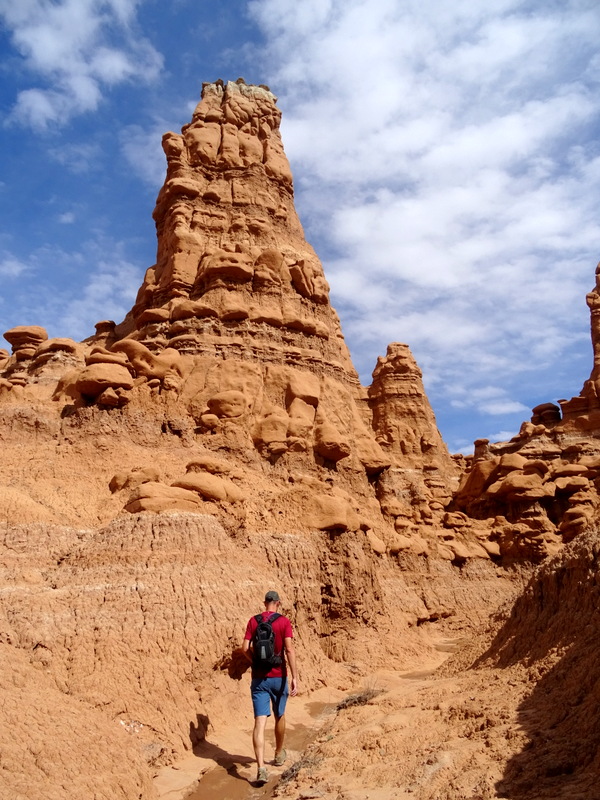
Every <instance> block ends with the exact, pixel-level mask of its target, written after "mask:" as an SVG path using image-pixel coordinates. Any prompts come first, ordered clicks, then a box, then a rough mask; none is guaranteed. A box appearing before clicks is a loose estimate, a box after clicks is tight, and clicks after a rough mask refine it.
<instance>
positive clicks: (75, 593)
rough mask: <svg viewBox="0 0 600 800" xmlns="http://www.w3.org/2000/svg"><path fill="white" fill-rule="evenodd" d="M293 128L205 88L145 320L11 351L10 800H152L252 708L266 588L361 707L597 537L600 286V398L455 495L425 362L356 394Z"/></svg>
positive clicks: (395, 362) (253, 104)
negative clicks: (247, 676) (440, 630)
mask: <svg viewBox="0 0 600 800" xmlns="http://www.w3.org/2000/svg"><path fill="white" fill-rule="evenodd" d="M279 119H280V112H279V110H278V109H277V107H276V105H275V97H274V96H273V94H272V93H271V92H270V91H269V89H268V88H266V87H264V86H259V87H257V86H247V85H246V84H245V83H244V82H243V81H242V80H241V79H240V80H238V81H237V82H235V83H223V82H222V81H217V82H216V83H213V84H205V85H204V87H203V92H202V100H201V102H200V103H199V105H198V107H197V108H196V110H195V111H194V114H193V117H192V121H191V122H190V124H189V125H186V126H184V128H183V129H182V131H181V134H177V133H167V134H165V137H164V138H163V147H164V151H165V154H166V158H167V175H166V180H165V184H164V186H163V188H162V189H161V191H160V193H159V196H158V199H157V204H156V208H155V211H154V218H155V220H156V228H157V236H158V247H157V259H156V264H155V265H153V266H151V267H150V268H149V269H148V270H147V271H146V274H145V276H144V279H143V283H142V286H141V288H140V291H139V293H138V296H137V298H136V302H135V304H134V306H133V308H132V309H131V311H130V312H129V313H128V314H127V316H126V318H125V320H123V321H122V322H120V323H119V324H116V323H115V322H114V321H112V320H103V321H101V322H98V323H97V324H96V332H95V334H94V335H92V336H90V337H89V338H88V339H86V340H85V341H84V342H81V343H78V342H74V341H71V340H69V339H64V338H48V335H47V332H46V331H45V330H44V329H43V328H40V327H38V326H35V325H23V326H19V327H16V328H13V329H12V330H10V331H7V332H6V334H5V338H6V340H7V342H8V343H9V344H10V346H11V353H9V352H8V351H7V350H2V351H0V442H1V444H2V456H3V457H2V459H1V460H0V531H1V533H2V538H1V540H0V576H1V581H0V587H1V588H2V589H3V590H5V591H3V592H2V593H0V647H2V649H3V668H2V671H1V673H0V682H1V683H2V686H3V690H6V696H7V697H8V698H9V700H8V703H7V704H6V705H5V706H4V711H3V713H4V714H5V716H4V718H3V722H5V723H6V725H9V726H10V740H11V741H10V747H9V748H8V749H7V750H6V751H5V750H4V749H3V750H2V753H3V758H2V760H1V763H0V787H2V791H4V789H6V791H5V793H6V794H7V796H11V797H12V796H15V797H26V798H33V797H37V796H39V794H36V792H37V786H35V787H34V790H32V792H30V791H29V790H28V789H27V787H26V782H27V775H34V776H35V780H37V781H38V782H42V783H43V795H44V797H45V798H47V799H48V800H54V798H61V800H62V798H63V797H64V786H65V785H68V786H69V787H70V795H69V796H70V797H72V798H73V800H79V798H80V797H81V798H84V797H86V798H87V797H89V796H91V793H92V791H93V792H95V796H97V797H98V798H100V797H106V798H109V797H110V798H111V799H112V797H116V796H121V797H123V798H132V799H133V798H140V797H141V798H144V799H146V798H148V799H149V798H152V797H155V795H156V791H155V787H153V785H152V784H151V781H150V776H151V774H153V772H152V771H153V770H155V769H157V768H158V767H160V766H161V765H164V764H166V763H169V762H171V761H173V760H176V759H177V758H179V757H181V756H182V755H183V754H184V753H185V752H186V751H189V750H190V749H191V748H192V747H193V746H194V745H195V744H196V743H197V742H198V741H200V740H202V738H203V737H204V735H205V732H206V728H207V726H208V725H209V724H212V725H216V724H219V721H220V722H221V723H222V722H223V720H225V719H227V718H229V717H231V715H232V714H233V715H235V714H238V713H239V714H241V713H242V708H245V707H246V700H247V698H246V697H245V696H243V697H242V695H241V694H240V693H239V692H236V691H234V689H233V688H232V687H231V682H230V681H229V679H228V678H227V676H226V672H225V671H224V670H223V665H224V664H225V663H226V661H227V658H228V654H229V653H230V652H231V649H232V647H234V646H235V645H236V644H239V637H240V631H241V628H242V626H243V624H244V622H245V620H246V617H247V614H248V611H249V609H252V610H254V605H255V604H256V601H257V598H258V597H260V595H261V593H263V592H264V587H265V585H268V586H272V585H277V586H281V587H286V590H287V597H286V600H287V608H286V612H287V613H288V614H289V615H290V616H291V618H292V620H293V622H294V623H295V624H296V625H297V626H298V627H299V628H300V629H301V630H302V631H304V632H305V635H304V637H303V638H302V639H301V640H300V642H299V648H300V657H301V663H302V664H303V681H304V685H305V688H306V689H307V690H310V689H312V688H314V687H315V686H317V685H319V684H320V683H321V682H322V679H323V678H322V676H323V674H324V673H325V672H326V673H327V677H328V680H329V681H330V683H331V685H332V686H336V687H338V688H340V689H347V688H349V687H350V686H351V685H352V683H353V681H356V680H359V679H362V677H363V676H365V675H368V674H370V671H372V669H373V668H375V667H376V666H382V665H383V666H388V667H389V663H390V659H395V660H396V661H395V663H396V664H398V663H405V662H406V663H409V662H411V659H412V658H413V656H414V654H415V653H416V652H417V651H418V652H424V651H428V648H429V649H431V645H430V643H429V641H428V639H427V636H426V634H425V633H424V630H425V629H426V627H427V626H428V625H439V626H446V627H445V628H444V630H453V629H455V630H459V629H460V630H462V629H465V628H466V629H469V630H470V629H471V628H470V626H471V627H472V626H473V625H475V624H476V623H479V622H483V621H484V620H485V619H486V618H487V615H488V613H489V611H490V609H491V608H495V607H496V606H498V605H499V604H500V603H501V602H502V601H504V600H505V599H506V598H507V597H509V596H510V595H511V593H513V592H514V588H513V585H512V582H511V578H512V577H514V575H513V574H512V573H511V574H510V575H509V573H508V572H500V571H499V568H500V567H502V565H506V564H514V563H515V562H522V563H523V565H524V566H523V567H519V569H523V570H524V571H525V572H526V571H527V569H528V568H529V564H530V562H531V561H532V560H537V559H541V558H543V557H544V556H546V555H547V554H548V553H552V552H555V551H558V550H560V549H562V548H563V546H564V543H565V542H566V541H569V540H570V539H572V538H573V537H574V536H576V535H578V534H579V533H580V532H581V531H584V530H585V529H586V528H587V527H589V525H590V524H592V522H593V521H594V520H595V519H596V518H597V509H598V507H599V506H600V498H599V495H598V492H597V482H598V481H600V447H597V446H596V441H599V440H597V439H596V438H595V437H596V435H597V427H598V424H597V423H598V420H600V416H598V412H599V411H600V401H599V400H598V393H597V391H596V383H597V382H598V380H600V377H599V375H598V374H597V372H598V366H597V365H598V364H600V354H599V353H597V352H596V351H597V350H598V348H600V333H599V332H598V320H597V319H596V316H597V309H598V308H599V307H600V305H599V301H598V297H599V296H600V288H599V287H598V286H597V288H596V289H595V290H594V291H593V292H592V293H591V294H590V295H588V303H589V305H590V308H591V310H592V338H593V341H594V348H595V362H594V364H595V365H594V370H593V372H592V376H591V377H590V380H589V381H588V382H586V385H585V386H584V389H583V391H582V394H581V396H580V397H579V398H574V399H573V400H571V401H568V402H567V401H560V406H561V408H562V415H561V409H560V408H559V407H558V406H554V405H553V404H544V405H543V406H539V407H538V408H536V409H534V415H533V417H532V420H531V422H530V423H526V424H524V426H523V428H522V430H521V432H520V434H519V436H518V437H516V438H515V440H513V441H512V442H508V443H502V444H499V445H490V443H489V442H486V441H485V440H481V441H479V442H478V443H476V449H475V455H474V457H473V458H472V459H471V460H470V462H469V463H468V470H467V472H466V474H465V475H464V476H462V480H461V483H460V486H459V485H458V481H459V464H460V460H458V459H453V458H451V457H450V455H449V454H448V452H447V450H446V447H445V445H444V443H443V442H442V440H441V437H440V435H439V432H438V430H437V427H436V423H435V418H434V415H433V412H432V410H431V407H430V405H429V402H428V400H427V398H426V395H425V392H424V389H423V384H422V380H421V373H420V370H419V368H418V366H417V365H416V363H415V361H414V359H413V357H412V355H411V353H410V351H409V349H408V346H407V345H405V344H400V343H394V344H391V345H390V346H389V347H388V351H387V353H386V355H385V356H381V357H380V358H379V359H378V361H377V365H376V367H375V370H374V372H373V382H372V384H371V386H369V387H362V386H361V385H360V383H359V381H358V377H357V375H356V372H355V370H354V367H353V366H352V363H351V360H350V356H349V353H348V350H347V347H346V345H345V342H344V339H343V335H342V332H341V327H340V321H339V318H338V316H337V314H336V312H335V310H334V309H333V308H332V306H331V305H330V302H329V287H328V285H327V281H326V279H325V276H324V273H323V268H322V266H321V264H320V262H319V260H318V258H317V256H316V254H315V252H314V251H313V250H312V248H311V247H310V245H308V244H307V242H306V241H305V239H304V233H303V230H302V226H301V224H300V221H299V219H298V217H297V215H296V211H295V209H294V203H293V187H292V176H291V172H290V168H289V164H288V162H287V159H286V157H285V154H284V151H283V147H282V144H281V139H280V135H279ZM516 571H517V572H518V570H516ZM453 626H454V628H453ZM382 642H385V648H382V645H381V643H382ZM19 704H23V707H25V708H26V709H27V713H28V715H29V716H28V717H27V718H26V719H25V718H20V717H19V715H18V713H17V708H18V706H19ZM51 709H57V711H56V713H55V717H56V718H57V719H59V720H60V722H58V723H57V728H56V735H55V738H54V740H53V741H52V742H51V743H50V744H49V743H48V736H47V724H46V723H47V716H48V715H49V714H50V713H51ZM5 729H7V728H6V726H5ZM98 736H100V739H99V738H98ZM58 748H59V749H60V753H61V754H60V758H59V757H58V756H56V752H57V749H58ZM78 748H79V749H78ZM82 748H83V750H84V751H85V752H87V751H88V749H92V748H93V749H94V755H93V758H88V761H87V762H86V763H89V769H87V768H86V769H82V768H81V764H82V759H84V756H83V754H82ZM5 752H7V753H8V754H9V756H10V757H7V758H4V753H5ZM18 752H22V753H23V757H22V759H21V761H19V756H18V755H17V753H18ZM50 763H52V764H55V766H53V767H50V766H49V764H50ZM115 764H118V769H112V768H111V765H115ZM23 765H25V766H23ZM99 775H101V776H103V777H102V781H103V786H102V787H101V788H99V787H98V786H97V781H98V776H99ZM102 792H103V793H102ZM0 793H1V792H0Z"/></svg>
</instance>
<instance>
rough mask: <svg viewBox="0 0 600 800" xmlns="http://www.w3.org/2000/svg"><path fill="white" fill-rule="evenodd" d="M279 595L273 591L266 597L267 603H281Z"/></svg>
mask: <svg viewBox="0 0 600 800" xmlns="http://www.w3.org/2000/svg"><path fill="white" fill-rule="evenodd" d="M279 602H280V600H279V595H278V594H277V592H275V591H274V590H273V589H271V591H270V592H267V593H266V595H265V603H279Z"/></svg>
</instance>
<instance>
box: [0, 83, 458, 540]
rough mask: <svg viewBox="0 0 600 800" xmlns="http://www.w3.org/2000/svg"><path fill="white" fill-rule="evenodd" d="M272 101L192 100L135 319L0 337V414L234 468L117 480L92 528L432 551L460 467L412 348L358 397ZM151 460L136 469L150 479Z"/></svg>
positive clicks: (218, 92)
mask: <svg viewBox="0 0 600 800" xmlns="http://www.w3.org/2000/svg"><path fill="white" fill-rule="evenodd" d="M275 100H276V98H275V97H274V95H273V94H272V93H271V92H270V90H269V89H268V88H267V87H265V86H248V85H246V83H244V81H243V80H242V79H239V80H238V81H236V82H235V83H234V82H228V83H223V82H222V81H217V82H216V83H212V84H205V85H204V86H203V91H202V100H201V101H200V103H199V104H198V106H197V108H196V109H195V111H194V113H193V116H192V121H191V122H190V123H189V124H188V125H185V126H184V127H183V129H182V131H181V133H180V134H178V133H167V134H165V136H164V137H163V148H164V151H165V154H166V158H167V175H166V180H165V183H164V186H163V187H162V189H161V190H160V192H159V195H158V200H157V203H156V208H155V210H154V218H155V221H156V230H157V237H158V248H157V261H156V264H155V265H153V266H152V267H150V268H149V269H148V270H147V271H146V274H145V276H144V280H143V283H142V286H141V288H140V290H139V293H138V296H137V299H136V302H135V304H134V306H133V308H132V310H131V311H130V312H129V313H128V314H127V317H126V318H125V320H124V321H123V322H120V323H119V324H115V323H113V322H110V321H103V322H100V323H98V325H97V326H96V329H97V332H96V335H95V336H91V337H90V338H89V339H88V340H86V342H84V343H83V344H81V345H80V344H75V343H71V344H69V343H68V340H58V339H57V340H51V341H52V342H54V345H53V346H52V347H50V346H49V344H50V343H49V342H47V341H46V340H47V334H46V332H45V331H44V330H43V329H42V328H38V327H36V326H30V327H25V326H23V327H20V328H15V329H13V330H12V331H8V332H7V334H6V338H7V340H8V341H9V343H10V344H11V345H12V348H13V355H12V356H11V358H9V359H7V361H6V363H5V365H4V367H3V371H2V379H3V383H2V395H0V402H2V403H3V404H4V405H5V406H6V407H7V413H10V411H9V409H10V408H11V407H12V409H13V411H14V410H15V406H17V405H18V406H20V405H21V404H22V403H23V402H26V403H27V402H28V401H35V402H36V403H39V402H43V401H47V400H48V399H50V398H52V400H53V410H54V415H53V416H54V417H55V418H62V419H68V420H69V423H67V424H70V425H76V426H77V428H78V429H80V428H81V425H82V424H83V421H84V420H85V421H86V422H85V425H84V428H85V429H86V430H88V431H91V430H92V428H93V427H94V426H101V427H102V426H104V425H106V424H109V425H110V426H111V427H114V428H119V427H121V426H123V427H124V428H125V429H127V431H130V429H131V423H132V422H133V420H134V419H135V420H138V421H139V420H140V419H142V418H143V420H144V426H145V427H149V426H150V424H151V423H150V420H153V421H154V423H155V425H160V427H159V431H160V432H161V433H163V432H165V431H166V432H168V433H170V434H171V438H172V436H173V434H175V435H176V436H178V437H179V438H180V439H181V440H182V442H185V444H186V445H187V446H188V447H194V448H200V449H201V450H203V451H205V452H209V453H222V454H223V455H225V456H227V457H228V458H229V459H233V462H234V463H235V462H236V461H239V460H240V459H242V460H243V463H244V469H243V470H240V469H238V470H237V472H236V474H235V477H232V476H230V475H224V474H214V473H212V474H211V473H210V472H209V471H208V470H204V471H202V470H201V469H200V468H196V469H195V470H194V475H193V480H192V479H190V478H187V477H185V476H186V469H187V467H186V463H185V461H186V460H185V459H181V462H182V463H181V464H180V466H179V468H177V466H176V465H175V464H174V463H173V462H171V461H170V462H169V464H168V467H167V468H166V469H164V470H163V472H167V473H168V474H167V475H162V474H161V473H160V470H159V473H158V477H155V478H154V479H152V480H150V479H146V480H144V481H143V482H140V485H137V486H133V487H132V486H131V485H130V482H127V481H126V482H125V484H124V486H123V487H122V488H118V489H116V490H115V491H114V494H116V495H117V497H118V500H119V501H120V502H119V503H117V502H116V498H111V500H110V502H108V503H106V502H104V503H103V502H100V503H99V506H98V508H97V511H96V518H94V516H90V517H89V518H88V522H89V523H90V524H94V523H96V524H97V523H104V522H107V521H108V520H110V519H111V518H113V517H114V516H115V515H116V513H118V512H119V511H120V510H121V509H125V510H127V511H131V512H135V513H137V512H140V511H153V512H155V513H157V512H158V513H159V512H160V511H163V510H164V511H167V510H169V511H172V510H174V509H177V508H179V509H180V510H188V511H189V510H191V509H196V508H199V507H204V506H205V504H206V502H209V503H210V502H217V503H219V504H220V505H219V513H220V515H221V518H222V519H225V521H226V522H227V520H226V518H227V517H228V515H229V516H230V517H231V516H233V520H231V519H230V520H229V522H228V524H233V525H235V526H237V527H240V526H242V527H243V526H247V527H248V528H249V529H253V530H254V529H271V528H273V527H275V528H285V527H286V526H287V525H288V524H289V515H290V513H291V514H292V515H293V518H294V520H295V524H296V525H299V526H301V527H302V526H306V527H308V528H313V527H317V528H320V529H322V530H347V529H352V530H361V529H362V530H363V531H373V533H374V535H376V538H377V540H378V541H383V542H384V546H385V547H387V546H388V545H389V544H390V542H389V541H388V540H389V539H390V535H392V541H397V540H395V539H394V537H395V534H396V533H397V531H398V530H401V531H402V532H403V533H406V532H407V531H408V530H409V529H410V528H412V527H414V526H416V525H420V524H422V523H425V524H426V525H429V526H430V528H431V530H430V533H431V534H432V546H433V547H434V548H435V546H436V544H435V543H436V540H437V529H439V527H440V525H441V520H442V517H443V510H444V506H445V505H446V504H447V502H448V500H449V498H450V495H451V490H452V487H453V485H454V481H455V476H456V467H455V464H454V462H453V460H452V459H451V458H450V456H449V455H448V452H447V449H446V447H445V445H444V443H443V442H442V440H441V437H440V435H439V432H438V430H437V427H436V424H435V419H434V416H433V412H432V410H431V407H430V405H429V402H428V400H427V398H426V396H425V392H424V389H423V385H422V382H421V375H420V371H419V369H418V367H417V365H416V364H415V362H414V359H413V358H412V355H411V354H410V351H409V350H408V347H407V346H406V345H400V344H394V345H390V347H389V349H388V353H387V355H386V356H385V357H383V358H380V359H379V361H378V363H377V366H376V368H375V372H374V373H373V385H372V386H371V387H370V388H369V389H365V388H363V387H361V386H360V383H359V380H358V377H357V374H356V371H355V369H354V367H353V365H352V362H351V359H350V355H349V352H348V348H347V347H346V344H345V342H344V338H343V335H342V331H341V327H340V321H339V318H338V316H337V314H336V312H335V311H334V309H333V308H332V306H331V304H330V301H329V286H328V284H327V280H326V278H325V275H324V273H323V268H322V265H321V263H320V261H319V259H318V257H317V255H316V254H315V252H314V250H313V249H312V248H311V247H310V245H309V244H308V243H307V242H306V240H305V238H304V233H303V230H302V226H301V224H300V221H299V219H298V216H297V214H296V211H295V208H294V201H293V186H292V175H291V171H290V167H289V164H288V161H287V158H286V156H285V153H284V150H283V146H282V142H281V137H280V134H279V121H280V116H281V115H280V112H279V110H278V108H277V106H276V104H275ZM61 367H62V369H61ZM117 412H118V414H117ZM90 425H91V426H92V428H90ZM127 435H129V433H128V434H127ZM163 438H164V439H168V438H169V437H168V436H165V437H163ZM159 439H160V436H159ZM146 458H148V464H147V465H146V464H138V463H137V461H133V462H132V463H131V469H132V470H133V471H134V472H135V471H136V470H138V468H140V467H141V468H143V467H145V466H151V465H152V466H156V465H155V463H154V462H155V459H154V457H153V456H146ZM197 463H198V462H197ZM116 466H122V465H121V464H119V465H117V464H116V465H115V468H116ZM228 469H229V468H228ZM230 471H231V470H230ZM110 477H112V476H110ZM81 479H82V487H81V488H82V500H83V502H84V503H85V505H86V507H87V509H88V511H89V510H90V509H89V501H88V496H87V492H86V491H85V488H84V485H83V484H85V476H84V475H82V476H81ZM109 485H113V484H110V480H109V481H108V482H107V484H106V489H105V492H107V493H108V486H109ZM27 488H28V487H27V486H23V487H22V489H23V490H24V491H25V492H27ZM309 495H311V496H312V497H313V499H314V503H313V508H312V510H311V509H309V510H308V511H309V513H306V514H305V513H304V508H305V503H306V502H307V498H308V496H309ZM259 498H260V500H259ZM105 500H108V498H105ZM50 502H51V501H50ZM255 503H257V504H258V506H260V511H259V509H258V507H255V506H254V504H255ZM231 504H237V506H236V507H235V508H232V507H230V506H231ZM382 508H383V511H382ZM316 509H320V510H319V511H318V512H317V511H316ZM325 509H327V511H325ZM206 510H208V511H211V512H213V511H214V509H213V508H211V507H209V508H208V509H206ZM72 512H73V513H72V515H70V517H69V519H72V520H75V519H76V518H78V517H80V515H81V513H82V509H80V508H77V507H76V505H74V507H73V508H72ZM398 520H400V521H398ZM421 540H422V539H421ZM446 552H447V548H446Z"/></svg>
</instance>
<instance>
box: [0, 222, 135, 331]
mask: <svg viewBox="0 0 600 800" xmlns="http://www.w3.org/2000/svg"><path fill="white" fill-rule="evenodd" d="M124 249H125V243H123V242H120V241H114V240H108V239H105V238H97V239H91V240H88V241H86V242H85V243H83V246H82V248H81V249H78V250H72V251H69V252H66V251H64V250H62V249H61V248H60V247H57V246H54V245H44V246H42V247H39V248H36V249H34V250H31V251H30V252H29V253H27V254H26V255H25V256H22V257H20V258H17V257H16V256H14V255H12V254H10V253H4V257H3V258H0V276H2V277H4V278H18V277H21V276H23V275H25V274H26V275H27V276H28V280H27V282H26V283H23V285H22V287H20V289H19V290H17V291H16V292H14V293H13V297H12V300H11V304H10V307H7V306H6V305H5V306H4V308H3V313H2V318H3V319H2V322H3V324H4V325H5V327H4V328H3V330H8V329H9V328H12V327H14V326H15V325H32V324H35V325H41V326H42V327H44V328H46V329H47V331H48V334H49V335H50V336H67V337H70V338H72V339H75V340H81V339H84V338H86V337H87V336H90V335H91V334H92V333H93V332H94V324H95V322H97V321H100V320H103V319H114V320H115V322H120V321H121V320H122V319H123V318H124V317H125V315H126V313H127V312H128V311H129V309H130V308H131V306H132V305H133V303H134V301H135V297H136V294H137V291H138V288H139V286H140V284H141V281H142V278H143V274H144V266H143V265H141V264H136V263H134V262H133V261H131V260H129V259H128V258H127V257H126V256H125V255H124ZM106 253H111V259H110V260H107V258H106ZM56 264H60V265H61V269H62V270H63V274H64V276H65V277H66V278H67V280H66V281H64V282H62V283H61V284H60V285H59V284H57V282H56V270H55V265H56ZM0 302H1V300H0Z"/></svg>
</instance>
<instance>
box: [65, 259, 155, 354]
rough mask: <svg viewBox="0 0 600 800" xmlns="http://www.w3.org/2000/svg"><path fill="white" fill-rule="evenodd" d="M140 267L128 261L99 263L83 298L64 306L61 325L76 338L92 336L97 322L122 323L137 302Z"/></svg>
mask: <svg viewBox="0 0 600 800" xmlns="http://www.w3.org/2000/svg"><path fill="white" fill-rule="evenodd" d="M140 277H141V276H140V268H139V267H138V266H136V265H134V264H132V263H131V262H129V261H126V260H122V259H117V260H115V261H111V262H110V263H108V262H106V261H99V262H98V263H97V264H96V265H95V269H94V270H93V271H92V272H91V277H90V278H89V280H88V282H87V284H86V285H85V286H84V287H83V291H82V293H81V295H80V296H78V297H75V298H72V299H70V300H68V301H67V302H66V304H65V308H64V315H63V318H62V320H61V325H62V326H63V327H64V330H65V331H67V332H68V333H66V334H63V335H67V336H70V337H72V338H75V339H83V338H85V337H86V336H89V335H91V334H92V333H93V332H94V330H93V326H94V324H95V323H96V322H99V321H100V320H103V319H112V320H114V321H115V322H120V321H121V320H122V319H123V318H124V317H125V315H126V314H127V312H128V311H129V309H130V308H131V306H132V305H133V303H134V301H135V297H136V294H137V291H138V288H139V285H140Z"/></svg>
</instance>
